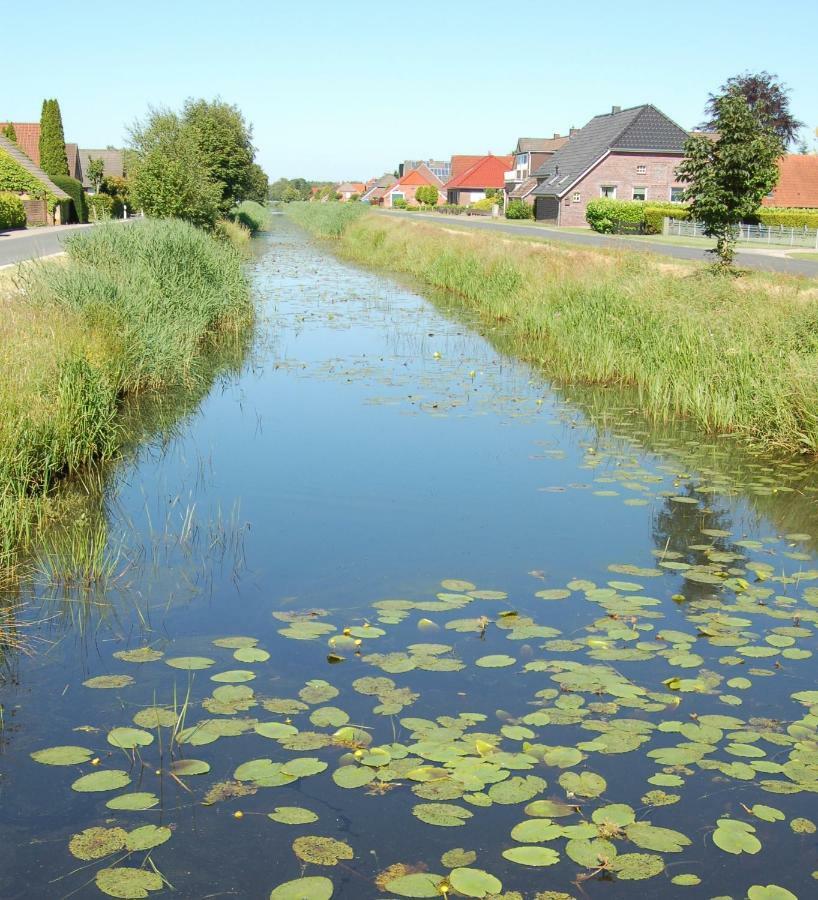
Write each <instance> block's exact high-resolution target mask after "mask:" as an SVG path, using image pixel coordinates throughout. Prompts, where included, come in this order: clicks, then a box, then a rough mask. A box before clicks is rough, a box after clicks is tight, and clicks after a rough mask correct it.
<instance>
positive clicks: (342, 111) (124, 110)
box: [0, 0, 818, 180]
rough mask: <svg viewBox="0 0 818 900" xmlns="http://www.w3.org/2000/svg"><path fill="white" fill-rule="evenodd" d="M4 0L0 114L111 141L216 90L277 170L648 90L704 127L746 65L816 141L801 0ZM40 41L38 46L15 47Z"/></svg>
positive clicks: (340, 166)
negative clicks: (46, 115) (155, 114)
mask: <svg viewBox="0 0 818 900" xmlns="http://www.w3.org/2000/svg"><path fill="white" fill-rule="evenodd" d="M0 6H1V7H2V9H0V22H2V32H3V33H4V34H5V35H6V36H7V39H6V42H5V43H6V51H7V55H8V52H9V51H10V48H11V47H12V46H16V47H18V48H20V52H21V58H22V59H23V60H24V62H25V71H20V72H15V73H14V74H13V75H11V76H10V74H9V72H8V71H7V72H6V73H5V75H4V77H3V79H2V83H1V84H0V119H3V118H11V119H13V120H16V121H30V120H37V119H39V115H40V106H41V103H42V100H43V98H44V97H52V96H56V97H57V98H58V99H59V101H60V105H61V108H62V113H63V120H64V123H65V130H66V137H67V139H68V140H69V141H76V142H78V143H79V144H80V146H85V147H99V146H103V147H104V146H106V145H107V144H115V145H119V144H121V143H122V142H123V141H124V140H125V139H126V127H127V125H128V124H129V123H131V122H132V121H133V120H134V119H135V118H137V117H140V116H142V115H143V114H144V113H145V111H146V109H147V107H148V105H149V104H153V105H166V106H171V107H178V106H179V105H180V104H181V103H182V102H183V101H184V100H185V98H186V97H190V96H193V97H200V96H201V97H207V98H212V97H215V96H217V95H218V96H221V97H222V98H223V99H225V100H229V101H230V102H233V103H236V104H238V105H239V106H240V107H241V109H242V110H243V111H244V113H245V115H246V116H247V118H248V119H249V120H250V121H251V122H252V124H253V127H254V135H255V143H256V145H257V147H258V151H259V153H258V159H259V161H260V162H261V164H262V165H263V166H264V168H265V170H266V171H267V172H268V174H269V175H270V177H271V178H272V179H274V178H276V177H279V176H287V177H295V176H303V177H306V178H315V179H319V178H321V179H324V178H326V179H338V180H340V179H342V178H344V179H346V178H349V179H353V178H354V179H365V178H367V177H370V176H373V175H377V174H380V173H382V172H383V171H385V170H392V169H393V168H395V166H396V165H397V164H398V162H399V161H400V160H402V159H405V158H415V157H418V158H419V157H429V156H433V157H441V158H447V157H449V156H450V155H451V154H452V153H485V152H487V151H489V150H490V151H492V152H494V153H505V152H508V151H509V150H510V149H511V148H512V147H513V145H514V143H515V141H516V139H517V137H519V136H521V135H525V136H533V137H539V136H549V135H551V134H552V133H553V132H555V131H559V132H563V133H564V132H565V131H566V129H568V128H569V127H570V126H572V125H575V126H581V125H583V124H584V123H585V122H586V121H587V120H588V119H589V118H590V117H591V116H593V115H595V114H597V113H601V112H607V111H608V110H609V109H610V107H611V106H612V105H613V104H617V105H619V106H622V107H626V106H632V105H635V104H638V103H644V102H651V103H654V104H655V105H657V106H658V107H659V108H660V109H662V110H664V111H665V112H666V113H667V114H668V115H670V116H671V117H672V118H674V119H676V121H678V122H679V124H681V125H683V126H693V125H695V124H697V123H698V122H699V121H700V120H701V116H702V107H703V104H704V102H705V100H706V97H707V94H708V92H709V91H712V90H715V89H716V88H718V86H719V85H720V84H721V83H722V82H723V81H724V80H725V79H726V78H727V77H729V76H730V75H733V74H736V73H738V72H741V71H744V70H746V69H752V70H759V69H767V70H768V71H771V72H775V73H777V74H778V75H779V77H780V78H781V79H783V81H785V82H786V83H787V84H788V85H789V87H790V89H791V92H792V104H793V109H794V112H795V114H796V115H797V116H798V117H799V118H800V119H802V120H803V121H804V122H806V123H807V126H808V129H807V131H806V134H807V135H808V136H809V137H810V142H811V144H812V145H814V143H815V138H814V131H815V128H816V126H818V66H816V64H815V47H816V34H818V3H811V2H807V0H796V2H795V3H790V4H776V3H771V2H769V0H763V2H762V0H743V2H737V0H687V2H685V3H669V2H664V0H638V2H635V0H607V2H604V0H575V2H573V3H568V2H565V0H562V2H559V3H554V2H551V0H513V2H509V3H499V2H491V3H489V2H483V0H472V2H463V0H440V2H435V3H432V2H427V0H416V2H413V0H409V2H400V0H398V2H393V3H385V2H373V0H357V2H356V0H348V2H340V0H301V2H287V3H281V2H276V0H232V2H224V0H220V2H215V0H196V2H192V0H162V2H157V0H142V2H137V3H127V4H126V3H118V2H114V3H111V2H110V0H108V2H105V3H102V2H100V0H82V2H79V3H74V4H68V3H66V2H65V0H39V2H37V3H34V4H32V3H23V2H12V0H2V3H1V4H0ZM779 11H780V15H779ZM38 22H39V23H41V24H42V26H43V29H44V30H43V31H42V34H39V32H38V26H37V23H38ZM9 41H11V42H9ZM38 43H42V49H43V52H42V53H40V54H38V53H36V52H34V53H30V52H27V51H26V52H23V48H24V47H30V46H31V45H33V44H38ZM38 57H39V62H37V63H36V64H35V62H34V61H35V59H37V58H38ZM7 61H8V60H7Z"/></svg>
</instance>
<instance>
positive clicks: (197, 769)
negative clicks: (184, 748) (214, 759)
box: [170, 759, 210, 778]
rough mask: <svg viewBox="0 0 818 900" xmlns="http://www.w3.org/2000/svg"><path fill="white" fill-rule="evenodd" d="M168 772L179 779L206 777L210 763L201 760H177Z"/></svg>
mask: <svg viewBox="0 0 818 900" xmlns="http://www.w3.org/2000/svg"><path fill="white" fill-rule="evenodd" d="M170 770H171V772H173V774H174V775H176V776H178V777H180V778H181V777H183V776H185V775H207V773H208V772H209V771H210V763H207V762H205V761H204V760H203V759H177V760H174V762H173V763H172V764H171V767H170Z"/></svg>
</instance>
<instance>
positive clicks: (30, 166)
mask: <svg viewBox="0 0 818 900" xmlns="http://www.w3.org/2000/svg"><path fill="white" fill-rule="evenodd" d="M0 150H5V152H6V153H8V155H9V156H10V157H11V158H12V159H13V160H14V161H15V162H17V163H19V164H20V165H21V166H22V167H23V168H24V169H25V170H26V171H27V172H30V173H31V174H32V175H33V176H34V177H35V178H36V179H37V180H38V181H39V182H41V183H42V184H43V185H45V187H46V188H47V189H48V192H49V193H50V194H53V195H54V196H55V197H57V199H59V200H68V199H70V198H69V196H68V194H66V193H65V191H64V190H63V189H62V188H58V187H57V185H56V184H54V182H53V181H52V180H51V179H50V178H49V177H48V175H46V174H45V172H43V170H42V169H41V168H40V167H39V166H35V165H34V163H33V162H32V161H31V160H30V159H29V157H28V156H27V155H26V154H25V153H23V151H22V150H21V149H20V148H19V147H18V146H17V145H16V144H15V143H14V142H13V141H10V140H9V139H8V138H6V137H3V135H0Z"/></svg>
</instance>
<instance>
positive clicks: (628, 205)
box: [585, 197, 645, 234]
mask: <svg viewBox="0 0 818 900" xmlns="http://www.w3.org/2000/svg"><path fill="white" fill-rule="evenodd" d="M644 210H645V204H644V202H643V201H641V200H609V199H608V198H607V197H600V198H599V199H598V200H591V201H590V202H589V203H588V206H587V207H586V208H585V221H586V222H587V223H588V224H589V225H590V226H591V228H593V229H594V231H598V232H600V234H610V233H611V232H613V230H614V228H615V227H616V223H617V222H628V223H631V224H635V225H638V224H639V223H640V222H642V220H643V217H644Z"/></svg>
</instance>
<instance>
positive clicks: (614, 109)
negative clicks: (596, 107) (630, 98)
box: [611, 106, 622, 116]
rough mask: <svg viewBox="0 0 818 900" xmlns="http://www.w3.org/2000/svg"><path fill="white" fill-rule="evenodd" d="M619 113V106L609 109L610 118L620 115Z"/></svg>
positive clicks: (620, 110)
mask: <svg viewBox="0 0 818 900" xmlns="http://www.w3.org/2000/svg"><path fill="white" fill-rule="evenodd" d="M621 112H622V107H621V106H612V107H611V115H612V116H615V115H616V114H617V113H621Z"/></svg>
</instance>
